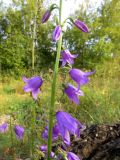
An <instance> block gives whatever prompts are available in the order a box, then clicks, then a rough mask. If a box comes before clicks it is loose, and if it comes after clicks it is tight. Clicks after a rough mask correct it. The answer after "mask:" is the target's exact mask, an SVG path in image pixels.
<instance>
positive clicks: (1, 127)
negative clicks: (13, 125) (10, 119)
mask: <svg viewBox="0 0 120 160" xmlns="http://www.w3.org/2000/svg"><path fill="white" fill-rule="evenodd" d="M7 128H8V125H7V123H3V124H1V125H0V133H5V132H6V131H7Z"/></svg>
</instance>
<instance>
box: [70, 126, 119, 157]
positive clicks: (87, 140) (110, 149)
mask: <svg viewBox="0 0 120 160" xmlns="http://www.w3.org/2000/svg"><path fill="white" fill-rule="evenodd" d="M70 151H71V152H74V153H75V154H77V155H78V156H79V157H80V159H81V160H120V124H116V125H92V126H90V127H87V128H86V129H85V130H84V131H82V132H81V136H80V138H79V139H76V140H75V139H73V140H72V144H71V148H70Z"/></svg>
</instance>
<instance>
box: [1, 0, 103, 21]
mask: <svg viewBox="0 0 120 160" xmlns="http://www.w3.org/2000/svg"><path fill="white" fill-rule="evenodd" d="M10 1H11V0H3V2H4V3H6V4H7V5H8V4H9V3H10ZM86 1H90V2H89V3H90V5H91V6H92V7H93V8H97V7H98V6H100V4H101V2H102V1H103V0H63V12H62V13H63V17H62V19H66V18H67V17H68V15H69V14H70V13H74V12H75V10H76V9H78V8H79V5H80V4H81V3H83V5H84V8H85V7H86V3H85V2H86ZM54 3H57V4H58V3H59V0H54ZM48 7H49V6H48Z"/></svg>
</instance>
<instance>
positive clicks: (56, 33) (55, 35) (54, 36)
mask: <svg viewBox="0 0 120 160" xmlns="http://www.w3.org/2000/svg"><path fill="white" fill-rule="evenodd" d="M61 33H62V29H61V27H60V26H59V25H58V26H56V27H55V29H54V31H53V34H52V40H53V42H56V41H58V40H59V39H60V35H61Z"/></svg>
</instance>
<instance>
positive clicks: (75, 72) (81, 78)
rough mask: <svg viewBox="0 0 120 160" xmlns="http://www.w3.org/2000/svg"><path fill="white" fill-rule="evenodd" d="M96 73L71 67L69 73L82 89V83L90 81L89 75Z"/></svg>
mask: <svg viewBox="0 0 120 160" xmlns="http://www.w3.org/2000/svg"><path fill="white" fill-rule="evenodd" d="M93 73H95V71H93V72H83V71H81V70H80V69H75V68H74V69H71V70H70V72H69V74H70V77H71V78H72V79H73V80H74V81H75V82H76V83H77V84H78V89H80V86H81V85H85V84H86V83H88V82H89V79H88V76H90V75H91V74H93Z"/></svg>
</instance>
